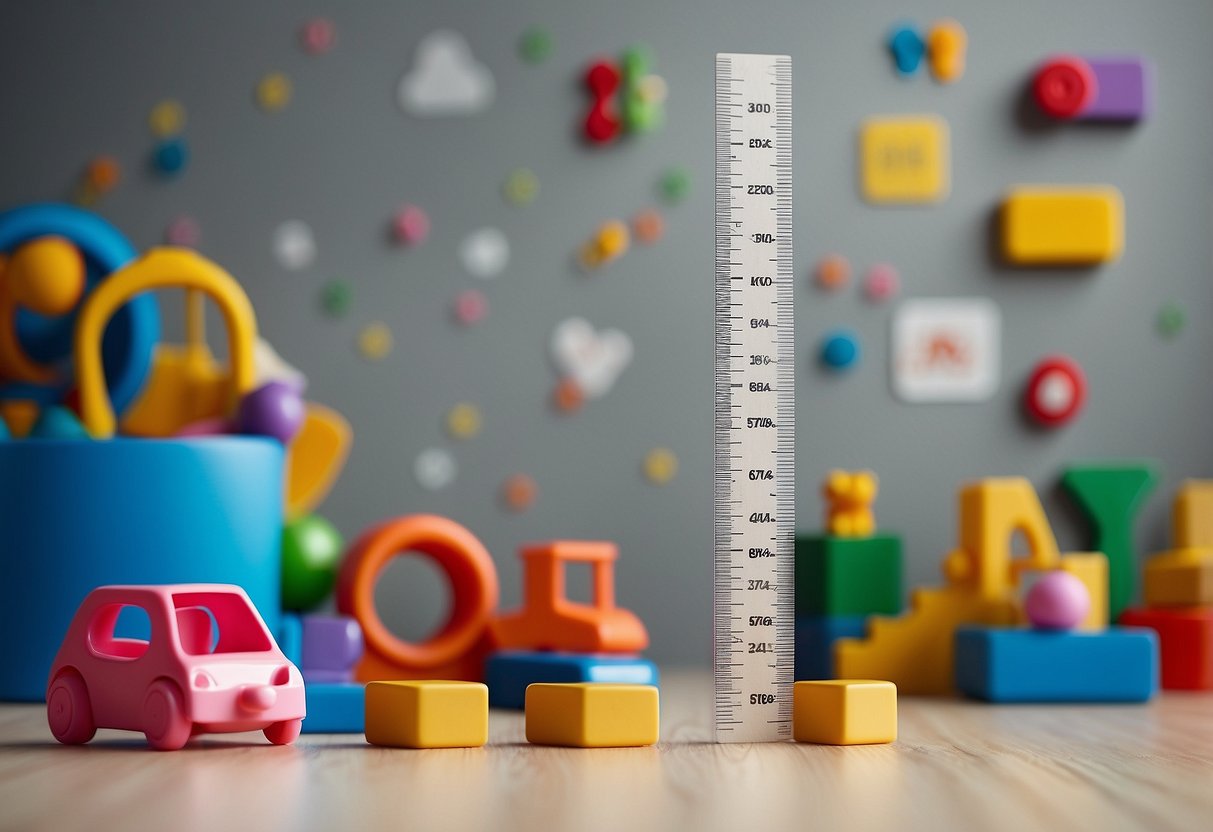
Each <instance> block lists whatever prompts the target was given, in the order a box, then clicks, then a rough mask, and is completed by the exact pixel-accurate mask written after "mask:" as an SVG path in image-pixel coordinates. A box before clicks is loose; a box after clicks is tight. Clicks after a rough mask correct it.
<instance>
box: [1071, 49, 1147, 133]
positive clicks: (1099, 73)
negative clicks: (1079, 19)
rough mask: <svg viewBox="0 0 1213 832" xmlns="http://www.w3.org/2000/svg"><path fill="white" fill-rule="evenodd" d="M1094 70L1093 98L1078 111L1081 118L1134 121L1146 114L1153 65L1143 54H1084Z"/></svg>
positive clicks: (1088, 119) (1086, 119)
mask: <svg viewBox="0 0 1213 832" xmlns="http://www.w3.org/2000/svg"><path fill="white" fill-rule="evenodd" d="M1084 60H1085V61H1086V62H1087V66H1089V67H1091V71H1092V72H1093V73H1095V80H1096V82H1097V88H1096V92H1095V100H1094V101H1092V102H1091V103H1090V104H1088V105H1087V107H1086V108H1085V109H1084V110H1083V111H1082V113H1081V116H1080V117H1081V118H1082V119H1083V120H1085V121H1138V120H1139V119H1143V118H1145V117H1146V116H1148V115H1149V114H1150V110H1151V109H1152V105H1153V100H1154V67H1153V65H1152V64H1151V63H1150V62H1149V61H1147V60H1146V59H1145V58H1086V57H1084Z"/></svg>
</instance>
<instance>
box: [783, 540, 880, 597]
mask: <svg viewBox="0 0 1213 832" xmlns="http://www.w3.org/2000/svg"><path fill="white" fill-rule="evenodd" d="M899 612H901V539H900V538H898V537H896V536H894V535H885V534H881V535H873V536H871V537H824V536H820V535H797V536H796V615H797V616H808V615H875V614H880V615H896V614H897V613H899Z"/></svg>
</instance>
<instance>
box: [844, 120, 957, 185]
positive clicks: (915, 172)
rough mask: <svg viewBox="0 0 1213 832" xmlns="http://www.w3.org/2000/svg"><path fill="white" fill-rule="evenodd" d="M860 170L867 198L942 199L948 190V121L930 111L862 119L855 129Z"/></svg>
mask: <svg viewBox="0 0 1213 832" xmlns="http://www.w3.org/2000/svg"><path fill="white" fill-rule="evenodd" d="M859 171H860V182H861V186H862V187H861V189H862V191H863V197H864V199H866V200H867V201H868V202H875V203H878V204H898V203H905V204H912V203H922V202H940V201H942V200H944V199H947V197H948V193H949V192H950V191H951V188H952V150H951V142H950V138H949V131H948V123H947V122H946V121H944V120H943V119H942V118H939V117H938V116H933V115H916V116H873V117H872V118H869V119H867V120H866V121H864V123H863V125H862V126H861V127H860V130H859Z"/></svg>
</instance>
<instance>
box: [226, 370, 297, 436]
mask: <svg viewBox="0 0 1213 832" xmlns="http://www.w3.org/2000/svg"><path fill="white" fill-rule="evenodd" d="M303 415H304V413H303V397H302V396H300V395H299V391H298V390H296V389H295V388H294V387H292V386H291V385H289V384H286V383H285V382H281V381H271V382H270V383H269V384H266V385H263V386H261V387H258V388H257V389H256V390H254V391H253V392H251V393H249V394H248V395H247V396H245V397H244V398H243V399H241V401H240V411H239V413H237V415H236V423H237V425H238V426H239V428H240V432H241V433H245V434H253V435H255V436H272V437H273V438H274V439H277V440H278V441H279V442H281V443H282V444H283V445H286V444H288V443H289V442H290V441H291V439H292V438H293V437H294V436H295V434H296V433H298V432H299V428H300V426H301V425H303Z"/></svg>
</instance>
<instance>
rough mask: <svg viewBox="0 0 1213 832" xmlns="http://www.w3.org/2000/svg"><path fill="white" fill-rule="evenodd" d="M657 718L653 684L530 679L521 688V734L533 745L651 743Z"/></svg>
mask: <svg viewBox="0 0 1213 832" xmlns="http://www.w3.org/2000/svg"><path fill="white" fill-rule="evenodd" d="M659 721H660V715H659V707H658V694H657V688H656V687H654V686H652V685H625V684H614V683H607V682H576V683H569V684H546V683H535V684H533V685H528V686H527V689H526V738H527V742H531V743H534V744H536V745H565V746H572V747H576V748H623V747H628V746H638V745H653V744H654V743H656V742H657V734H658V728H659Z"/></svg>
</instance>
